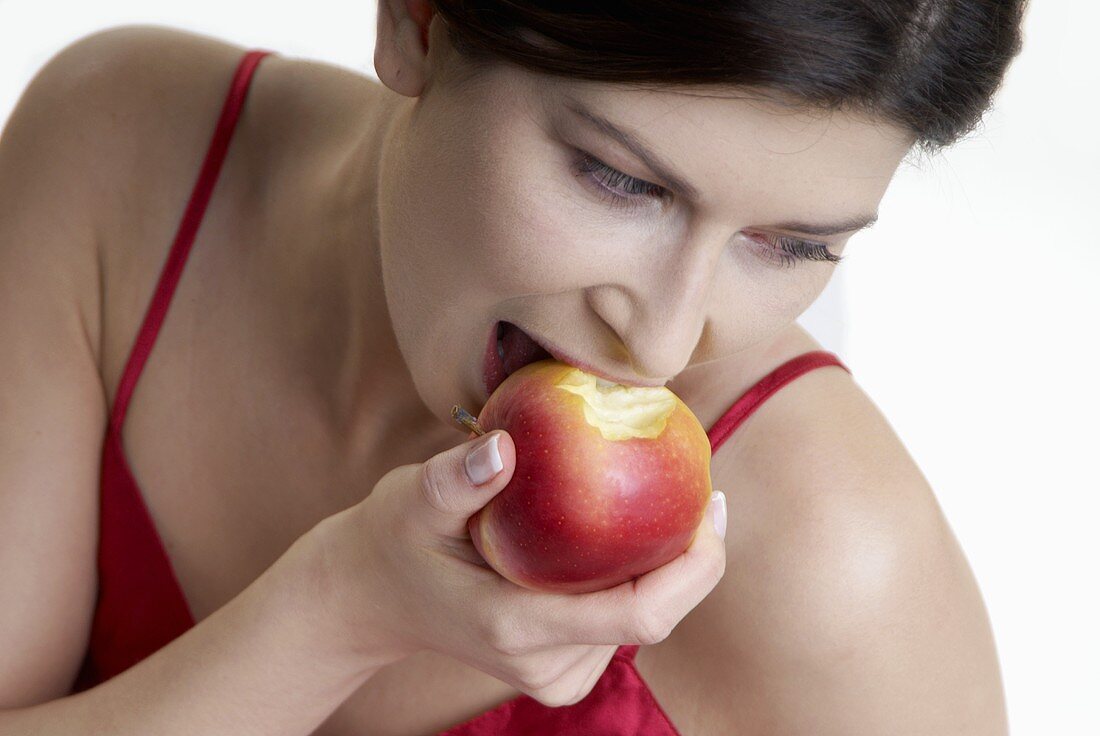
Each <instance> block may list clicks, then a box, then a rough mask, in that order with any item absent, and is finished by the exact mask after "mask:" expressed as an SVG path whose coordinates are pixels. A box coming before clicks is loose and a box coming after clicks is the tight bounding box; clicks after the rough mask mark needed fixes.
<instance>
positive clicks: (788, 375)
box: [707, 350, 852, 454]
mask: <svg viewBox="0 0 1100 736" xmlns="http://www.w3.org/2000/svg"><path fill="white" fill-rule="evenodd" d="M827 365H836V366H840V367H841V368H843V369H844V370H846V371H848V372H849V373H851V372H852V371H850V370H849V369H848V366H846V365H844V364H843V363H842V362H840V358H838V357H837V356H836V355H835V354H833V353H830V352H828V351H827V350H814V351H811V352H808V353H803V354H802V355H799V356H796V357H794V358H791V359H790V360H788V361H787V362H786V363H784V364H783V365H781V366H779V367H778V368H776V369H775V370H773V371H772V372H771V373H769V374H768V375H766V376H764V377H763V378H761V379H760V380H759V381H757V382H756V384H754V385H753V387H752V388H750V389H749V390H748V391H746V392H745V393H744V395H742V396H741V398H739V399H738V400H737V401H735V402H734V404H733V406H731V407H730V408H729V410H728V411H727V412H726V413H725V414H723V415H722V418H721V419H719V420H718V421H717V422H715V423H714V426H713V427H711V429H710V432H708V433H707V434H708V436H709V437H710V451H711V454H714V453H715V452H717V451H718V448H719V447H721V446H722V443H723V442H725V441H726V439H728V438H729V436H730V435H731V434H733V431H734V430H735V429H737V428H738V427H739V426H741V423H742V422H743V421H745V420H746V419H748V417H749V415H751V414H752V413H753V412H754V411H756V408H757V407H759V406H760V405H761V404H763V403H764V401H765V400H766V399H767V398H768V397H769V396H771V395H772V394H774V393H775V392H776V391H778V390H779V389H781V388H783V387H784V386H786V385H787V384H788V383H790V382H791V381H793V380H794V379H796V378H798V377H799V376H801V375H802V374H803V373H806V372H807V371H812V370H813V369H815V368H823V367H825V366H827Z"/></svg>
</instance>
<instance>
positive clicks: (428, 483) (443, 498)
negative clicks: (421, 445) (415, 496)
mask: <svg viewBox="0 0 1100 736" xmlns="http://www.w3.org/2000/svg"><path fill="white" fill-rule="evenodd" d="M416 481H417V482H416V486H417V489H418V490H419V491H420V496H421V498H422V499H423V500H424V503H426V504H427V505H428V507H429V508H432V509H435V510H436V511H439V512H440V513H444V514H446V513H449V512H450V504H449V503H448V502H447V498H448V495H449V494H448V493H447V479H446V477H445V475H444V473H443V470H442V468H440V467H439V463H436V462H433V461H431V460H429V461H428V462H426V463H423V464H422V465H421V466H420V470H419V471H418V472H417V478H416Z"/></svg>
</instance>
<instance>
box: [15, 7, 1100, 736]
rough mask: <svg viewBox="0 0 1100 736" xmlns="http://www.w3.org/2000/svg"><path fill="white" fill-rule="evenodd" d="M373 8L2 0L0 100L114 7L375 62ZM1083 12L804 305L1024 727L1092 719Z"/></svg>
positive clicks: (339, 58) (1093, 205) (1092, 299)
mask: <svg viewBox="0 0 1100 736" xmlns="http://www.w3.org/2000/svg"><path fill="white" fill-rule="evenodd" d="M375 7H376V5H375V3H374V2H369V1H368V0H354V1H351V0H312V1H311V2H308V3H272V2H269V1H266V0H265V1H264V2H259V1H245V0H237V1H236V2H224V0H217V1H216V0H189V1H188V2H186V3H182V2H179V3H169V2H163V1H160V2H156V1H151V0H140V1H139V0H95V2H90V3H64V4H63V5H62V4H61V3H57V2H44V1H43V0H35V1H33V2H32V1H31V0H0V120H6V119H7V117H8V114H9V113H10V111H11V108H12V107H13V106H14V104H15V102H16V100H17V99H18V96H19V94H20V92H21V91H22V89H23V88H24V87H25V86H26V84H27V83H28V82H29V81H30V78H31V77H32V75H33V74H34V72H35V71H36V70H37V69H38V68H39V67H41V65H42V64H44V63H45V62H46V61H47V60H48V59H49V57H50V56H51V55H53V54H54V53H55V52H56V51H58V50H60V49H61V48H62V47H63V46H65V45H66V44H68V43H70V42H71V41H73V40H75V39H76V38H79V37H80V36H82V35H84V34H87V33H90V32H92V31H95V30H99V29H102V28H107V27H110V26H113V25H119V24H125V23H158V24H164V25H170V26H175V27H179V28H185V29H189V30H192V31H197V32H200V33H206V34H210V35H213V36H217V37H220V38H223V39H227V40H230V41H233V42H236V43H239V44H242V45H245V46H255V47H262V48H268V49H272V50H275V51H278V52H280V53H282V54H285V55H292V56H306V57H311V58H315V59H323V60H328V61H332V62H335V63H339V64H342V65H345V66H348V67H351V68H353V69H356V70H359V71H361V72H363V73H366V74H370V75H372V76H373V74H374V72H373V64H372V59H373V46H374V23H375ZM1097 27H1100V6H1098V5H1097V4H1095V3H1084V2H1078V3H1073V4H1072V5H1071V3H1070V0H1043V1H1042V2H1038V3H1033V7H1032V8H1031V9H1030V11H1029V15H1028V18H1027V21H1026V23H1025V50H1024V52H1023V54H1022V55H1021V56H1020V57H1019V58H1018V59H1017V61H1016V62H1015V64H1014V66H1013V67H1012V68H1011V70H1010V72H1009V75H1008V77H1007V80H1006V83H1005V86H1004V88H1003V89H1002V91H1001V93H1000V94H999V95H998V97H997V98H996V104H995V107H994V109H993V111H992V112H991V113H990V114H989V115H987V117H986V123H985V125H984V127H983V128H982V129H981V130H979V131H978V132H977V133H975V134H974V135H972V136H971V137H969V138H968V139H967V140H966V141H964V142H962V143H960V144H959V145H957V146H956V147H954V148H953V149H950V150H948V151H947V152H945V153H943V154H941V155H940V156H939V157H938V158H936V159H934V160H933V161H931V162H925V163H923V164H921V165H920V166H916V165H907V166H905V167H903V169H902V170H901V171H900V172H899V174H898V176H897V178H896V179H895V181H894V182H893V184H892V185H891V189H890V190H889V192H888V193H887V195H886V197H885V199H884V200H883V203H882V207H881V218H880V221H879V223H878V224H877V225H876V226H875V227H874V228H873V229H872V230H871V231H869V232H866V233H862V234H860V235H858V236H856V238H854V239H853V241H852V244H851V245H850V246H849V248H848V249H847V251H846V252H847V253H848V254H850V255H849V258H848V259H847V260H846V262H845V263H844V265H843V266H841V267H840V268H839V270H838V272H837V276H836V277H835V280H834V283H833V284H832V285H831V286H830V287H829V289H828V290H827V291H826V293H825V294H824V295H823V298H822V299H821V300H819V303H818V304H815V305H814V307H811V309H810V311H808V312H807V314H806V315H804V316H803V318H802V320H801V321H802V322H803V324H805V325H806V326H807V327H808V328H809V329H810V330H811V331H812V332H814V334H815V335H817V336H818V337H819V339H820V340H822V341H823V343H824V344H825V347H826V348H828V349H831V350H834V351H836V352H838V353H839V354H840V355H841V357H842V358H843V359H844V360H845V362H846V363H847V364H848V366H849V367H850V368H851V369H852V371H853V373H854V375H855V378H856V380H857V381H858V382H859V383H860V384H861V385H862V386H863V387H864V388H865V389H866V390H867V392H868V393H869V394H870V395H871V396H872V397H873V398H874V400H875V402H876V403H877V404H878V405H879V406H880V407H881V408H882V410H883V412H884V413H885V415H886V416H887V417H888V418H889V419H890V421H891V423H892V424H893V426H894V427H895V429H896V430H897V432H898V433H899V434H900V436H901V437H902V439H903V440H904V442H905V444H906V446H907V447H908V448H909V451H910V452H911V453H912V455H913V457H914V458H915V459H916V461H917V463H918V464H919V465H920V467H921V468H922V469H923V471H924V473H925V475H926V476H927V477H928V479H929V481H930V482H931V484H932V487H933V488H934V489H935V490H936V493H937V495H938V497H939V499H940V502H941V504H942V505H943V508H944V511H945V513H946V515H947V518H948V519H949V521H950V522H951V525H952V527H953V528H954V530H955V533H956V534H957V536H958V538H959V540H960V542H961V543H962V546H963V548H964V549H965V551H966V553H967V555H968V557H969V559H970V561H971V564H972V566H973V568H974V571H975V574H976V576H977V579H978V581H979V584H980V585H981V588H982V591H983V594H984V596H985V599H986V602H987V604H988V606H989V609H990V616H991V619H992V622H993V629H994V633H995V636H996V638H997V643H998V647H999V651H1000V656H1001V662H1002V667H1003V671H1004V678H1005V686H1006V690H1007V694H1008V703H1009V715H1010V721H1011V724H1012V730H1013V733H1014V734H1017V735H1020V734H1028V735H1030V734H1034V735H1035V736H1050V735H1053V734H1059V735H1060V736H1071V735H1078V734H1080V735H1082V736H1084V735H1086V734H1087V735H1088V736H1097V734H1100V713H1098V705H1100V643H1098V642H1100V637H1098V635H1097V633H1096V629H1097V624H1098V622H1100V604H1098V599H1097V585H1098V582H1100V571H1098V569H1097V568H1098V564H1097V563H1098V561H1100V541H1098V540H1100V533H1098V530H1097V516H1098V512H1100V502H1098V500H1097V498H1098V496H1100V471H1098V470H1097V455H1096V454H1094V453H1097V452H1098V444H1100V432H1098V431H1097V428H1096V415H1097V413H1098V410H1100V389H1098V386H1100V380H1098V376H1097V370H1098V364H1097V362H1096V360H1095V356H1096V354H1097V351H1096V349H1095V343H1096V342H1097V335H1098V329H1097V325H1096V320H1097V317H1098V316H1100V296H1098V295H1100V225H1098V223H1097V220H1096V216H1097V210H1098V209H1100V185H1098V183H1097V182H1098V178H1097V177H1098V175H1100V144H1098V142H1097V134H1096V133H1095V131H1096V130H1097V129H1098V125H1100V123H1098V119H1100V105H1098V103H1097V94H1100V63H1098V62H1097V61H1096V59H1095V48H1096V42H1095V39H1094V34H1095V32H1096V28H1097ZM1090 130H1091V131H1093V132H1092V133H1090V132H1089V131H1090Z"/></svg>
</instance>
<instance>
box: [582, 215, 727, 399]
mask: <svg viewBox="0 0 1100 736" xmlns="http://www.w3.org/2000/svg"><path fill="white" fill-rule="evenodd" d="M725 242H726V236H724V235H721V234H715V233H712V234H711V237H706V236H705V235H703V234H700V237H697V238H695V239H694V240H691V241H686V242H685V241H681V246H680V247H671V248H668V249H666V250H665V251H664V252H665V253H666V254H667V256H665V257H663V258H660V259H656V260H651V261H649V262H648V263H646V264H645V265H646V267H645V268H643V269H633V270H631V271H629V272H623V273H620V274H619V276H618V278H617V280H616V282H615V283H611V284H601V285H599V286H594V287H590V288H589V289H587V291H586V298H587V301H588V304H589V306H590V308H591V309H592V310H593V311H594V312H596V313H597V314H598V315H600V317H601V318H602V319H603V320H604V321H605V322H606V323H607V324H608V325H610V326H611V328H612V329H613V330H614V331H615V332H616V334H618V336H619V338H620V340H621V341H622V350H623V355H622V356H621V358H622V360H623V362H624V363H628V364H629V365H630V367H631V369H632V371H633V372H634V373H635V374H636V375H638V376H641V377H644V378H647V379H653V380H655V381H668V380H671V379H672V378H673V377H674V376H676V375H677V374H678V373H680V372H681V371H682V370H684V368H686V367H687V365H688V363H689V362H690V360H691V356H692V354H693V353H694V351H695V347H696V345H697V344H698V342H699V338H700V335H701V334H702V331H703V326H704V324H705V323H706V319H707V303H708V301H709V299H710V292H711V289H712V288H713V284H714V280H715V279H714V276H715V270H716V269H717V267H718V259H719V258H720V257H721V255H722V252H723V249H724V247H725Z"/></svg>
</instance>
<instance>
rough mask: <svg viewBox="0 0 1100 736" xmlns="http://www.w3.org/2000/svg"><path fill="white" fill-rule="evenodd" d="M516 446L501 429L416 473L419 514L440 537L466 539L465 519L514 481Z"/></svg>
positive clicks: (431, 461) (451, 451) (432, 460)
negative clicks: (419, 502) (423, 516)
mask: <svg viewBox="0 0 1100 736" xmlns="http://www.w3.org/2000/svg"><path fill="white" fill-rule="evenodd" d="M515 465H516V446H515V444H514V443H513V442H512V438H511V437H510V436H509V435H508V433H507V432H505V431H504V430H502V429H497V430H493V431H492V432H489V433H487V434H485V435H482V436H480V437H475V438H474V439H471V440H467V441H466V442H464V443H462V444H461V445H458V446H456V447H452V448H451V449H449V450H446V451H444V452H441V453H439V454H438V455H435V456H433V457H431V458H429V459H428V461H427V462H425V463H423V464H421V466H420V472H419V473H418V474H417V485H418V488H419V490H420V494H419V496H420V500H421V502H422V503H421V504H420V509H419V510H420V511H422V512H423V513H424V515H425V518H426V521H427V523H428V525H429V526H430V527H431V529H432V530H433V531H435V532H437V533H439V534H444V535H447V536H451V537H456V538H461V537H464V536H466V533H467V532H466V520H467V519H469V518H470V517H471V516H473V515H474V514H475V513H477V512H478V511H479V510H480V509H481V508H482V507H483V506H485V504H487V503H489V501H490V500H491V499H492V498H493V496H495V495H496V494H498V493H500V491H501V490H503V489H504V487H505V486H506V485H508V482H509V481H510V480H511V479H512V472H513V471H514V470H515Z"/></svg>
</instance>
